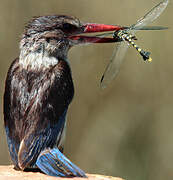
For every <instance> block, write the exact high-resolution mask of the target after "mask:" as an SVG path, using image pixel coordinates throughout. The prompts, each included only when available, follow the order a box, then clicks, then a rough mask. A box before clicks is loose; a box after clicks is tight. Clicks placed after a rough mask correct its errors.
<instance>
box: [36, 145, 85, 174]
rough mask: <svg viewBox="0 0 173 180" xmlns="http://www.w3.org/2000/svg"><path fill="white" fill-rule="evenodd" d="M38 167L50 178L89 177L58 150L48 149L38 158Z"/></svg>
mask: <svg viewBox="0 0 173 180" xmlns="http://www.w3.org/2000/svg"><path fill="white" fill-rule="evenodd" d="M36 165H37V166H38V167H39V168H40V169H41V170H42V171H43V172H44V173H45V174H48V175H50V176H59V177H73V176H74V177H87V176H86V175H85V173H84V172H83V171H82V170H81V169H80V168H78V167H77V166H76V165H74V164H73V163H72V162H71V161H70V160H69V159H68V158H67V157H65V156H64V154H62V153H61V152H60V151H59V149H58V148H53V149H46V150H44V151H42V152H41V153H40V155H39V157H38V158H37V161H36Z"/></svg>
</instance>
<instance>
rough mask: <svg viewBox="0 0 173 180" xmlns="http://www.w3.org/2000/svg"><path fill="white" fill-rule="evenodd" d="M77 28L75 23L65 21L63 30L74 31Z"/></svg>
mask: <svg viewBox="0 0 173 180" xmlns="http://www.w3.org/2000/svg"><path fill="white" fill-rule="evenodd" d="M75 30H77V27H76V26H74V25H73V24H69V23H64V24H63V31H65V32H74V31H75Z"/></svg>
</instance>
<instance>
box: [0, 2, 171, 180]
mask: <svg viewBox="0 0 173 180" xmlns="http://www.w3.org/2000/svg"><path fill="white" fill-rule="evenodd" d="M159 2H160V1H159V0H154V1H150V0H145V1H142V0H131V1H127V0H107V1H105V0H93V1H88V0H75V1H69V0H49V1H48V0H37V1H35V0H0V23H1V28H0V47H1V48H0V54H1V60H0V82H1V86H0V99H1V101H0V115H1V116H0V117H1V121H0V137H1V140H0V147H1V153H0V164H10V163H11V161H10V157H9V153H8V149H7V143H6V137H5V131H4V129H3V110H2V106H3V105H2V99H3V92H4V81H5V77H6V73H7V70H8V68H9V66H10V64H11V62H12V60H13V59H14V58H15V57H17V56H18V55H19V41H20V36H21V34H22V32H23V29H24V26H25V24H26V23H27V22H28V21H29V20H30V19H31V18H32V17H33V16H38V15H51V14H68V15H73V16H76V17H78V18H79V19H80V20H81V21H84V22H95V23H105V24H117V25H125V26H127V25H131V24H133V23H135V22H136V20H138V19H139V18H140V17H142V16H143V15H144V14H145V13H146V12H147V11H149V10H150V9H151V8H152V7H153V6H155V5H156V4H157V3H159ZM172 11H173V4H172V2H170V3H169V5H168V7H167V9H166V10H165V11H164V13H163V14H162V15H161V16H160V17H159V18H158V19H157V20H156V21H155V22H154V23H153V24H152V25H163V26H168V27H170V29H169V30H166V31H157V32H156V31H155V32H154V31H153V32H151V31H148V32H144V31H142V32H138V33H137V37H138V44H139V45H140V46H141V47H145V49H147V50H149V51H151V52H152V58H153V62H152V63H145V62H143V61H142V58H141V57H140V56H139V55H138V54H137V52H136V51H135V50H134V49H133V48H129V50H128V52H127V54H126V57H125V59H126V61H125V62H124V63H123V65H122V67H121V70H120V73H119V75H118V77H117V78H116V79H115V80H114V81H113V82H112V83H111V84H110V85H109V86H108V87H107V88H106V89H105V90H101V89H100V86H99V81H100V78H101V76H102V73H103V71H104V69H105V67H106V65H107V63H108V61H109V58H110V56H111V53H112V50H113V48H114V47H115V44H93V45H89V46H79V47H75V48H72V49H71V50H70V53H69V59H70V64H71V68H72V73H73V79H74V84H75V97H74V100H73V102H72V104H71V105H70V108H69V113H68V130H67V136H66V144H65V153H66V154H67V156H68V157H69V158H70V159H71V160H72V161H73V162H74V163H76V164H77V165H79V166H80V167H81V168H82V169H83V170H84V171H86V172H88V173H99V174H106V175H112V176H119V177H122V178H126V179H127V180H146V179H147V180H153V179H157V180H163V179H170V180H171V179H173V164H172V162H173V141H172V139H173V118H172V116H173V110H172V107H173V96H172V94H173V93H172V92H173V83H172V76H173V58H172V52H171V51H172V47H173V45H172V43H173V42H172V40H173V30H172V28H173V21H172V20H171V18H172Z"/></svg>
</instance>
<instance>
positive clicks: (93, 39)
mask: <svg viewBox="0 0 173 180" xmlns="http://www.w3.org/2000/svg"><path fill="white" fill-rule="evenodd" d="M121 29H124V28H123V27H121V26H115V25H105V24H95V23H86V24H84V25H83V26H82V27H81V33H96V32H106V31H118V30H121ZM69 38H70V39H71V40H74V41H78V42H79V43H110V42H117V40H116V39H115V38H113V37H104V36H103V37H102V36H100V37H99V36H84V35H79V34H77V35H73V36H70V37H69Z"/></svg>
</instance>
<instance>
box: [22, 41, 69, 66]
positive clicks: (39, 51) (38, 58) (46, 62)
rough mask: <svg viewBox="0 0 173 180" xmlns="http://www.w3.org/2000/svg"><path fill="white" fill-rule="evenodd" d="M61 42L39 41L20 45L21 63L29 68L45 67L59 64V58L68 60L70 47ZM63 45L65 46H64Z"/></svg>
mask: <svg viewBox="0 0 173 180" xmlns="http://www.w3.org/2000/svg"><path fill="white" fill-rule="evenodd" d="M60 45H61V43H59V44H58V43H56V44H55V45H54V44H51V43H47V42H44V43H38V44H35V43H33V44H29V45H28V44H27V46H26V45H22V46H20V49H21V51H20V56H19V63H20V65H21V66H22V67H23V68H25V69H27V68H31V69H40V68H41V69H43V68H49V67H51V66H55V65H56V64H58V59H61V60H65V61H67V53H68V48H66V46H60ZM62 47H63V48H62Z"/></svg>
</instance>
